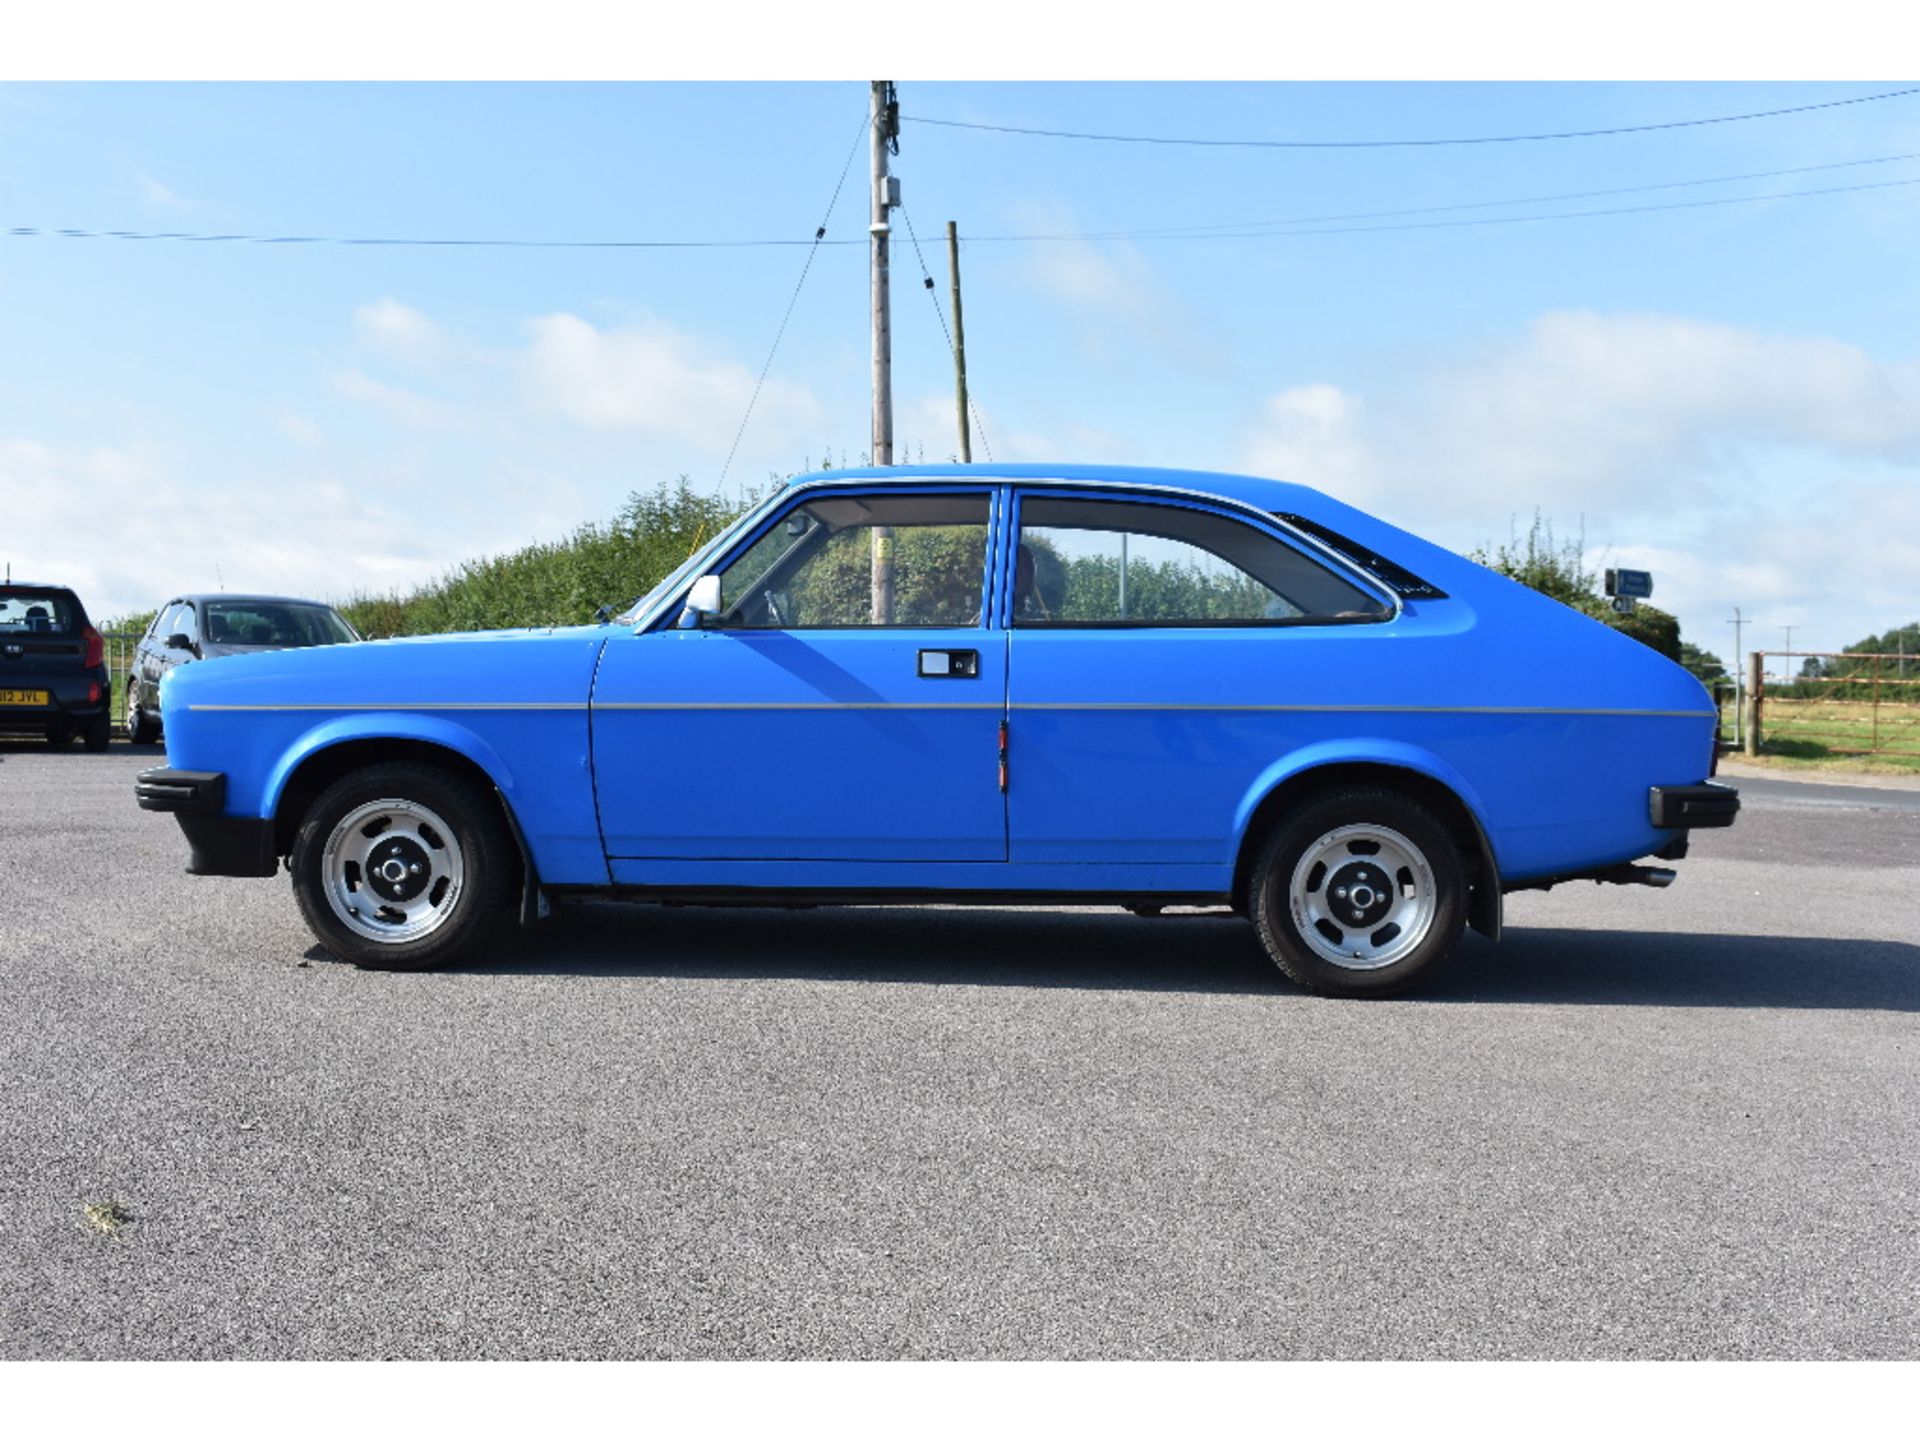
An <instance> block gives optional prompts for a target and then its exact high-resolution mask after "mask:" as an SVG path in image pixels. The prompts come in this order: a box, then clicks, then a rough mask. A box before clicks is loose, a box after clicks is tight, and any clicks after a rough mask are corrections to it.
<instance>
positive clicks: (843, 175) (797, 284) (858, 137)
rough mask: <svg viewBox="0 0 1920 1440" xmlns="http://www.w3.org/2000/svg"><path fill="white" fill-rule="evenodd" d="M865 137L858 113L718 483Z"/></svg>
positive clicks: (756, 401)
mask: <svg viewBox="0 0 1920 1440" xmlns="http://www.w3.org/2000/svg"><path fill="white" fill-rule="evenodd" d="M866 138H867V117H866V116H865V115H862V116H861V117H860V128H859V129H858V130H856V131H854V132H853V148H852V149H850V150H848V151H847V163H846V164H844V165H842V166H841V167H840V178H839V179H838V180H836V181H835V182H834V185H833V198H832V199H830V200H828V201H827V212H826V214H824V215H822V216H821V217H820V223H819V224H818V225H816V226H815V227H814V230H813V243H812V244H811V245H810V246H809V247H808V249H807V263H806V264H804V265H802V266H801V267H800V278H799V279H798V280H796V281H794V283H793V294H791V295H789V296H788V297H787V308H786V311H785V313H784V314H782V315H781V316H780V328H779V329H778V330H776V331H774V335H773V344H772V345H771V346H770V347H768V350H767V361H766V364H764V365H762V366H761V367H760V378H759V379H758V380H755V381H754V382H753V394H752V395H750V396H748V397H747V409H746V413H745V414H743V415H742V416H741V417H740V426H739V428H738V429H737V430H735V431H734V432H733V444H732V445H731V446H729V447H728V448H727V463H726V464H724V465H722V466H721V467H720V480H719V483H720V484H721V485H724V484H726V483H727V472H728V471H730V470H732V469H733V457H734V455H735V454H736V453H738V451H739V449H740V437H741V436H742V435H745V434H746V433H747V421H749V420H751V419H752V418H753V407H754V406H755V405H757V404H759V402H760V390H761V387H762V386H764V385H765V384H766V383H767V372H768V371H770V370H772V369H773V357H774V356H775V355H777V354H779V353H780V342H781V340H783V339H784V338H785V337H786V333H787V322H788V321H789V320H791V319H793V307H794V306H795V305H797V304H798V303H799V302H800V288H801V287H802V286H803V285H805V284H806V283H807V273H808V272H809V271H811V270H812V269H813V257H814V256H815V255H817V254H819V253H820V246H821V245H822V243H824V242H825V240H826V238H827V222H828V221H829V220H831V219H833V210H834V207H835V206H836V205H838V204H839V203H840V192H841V191H842V190H843V189H845V188H846V184H847V174H848V172H850V171H851V170H852V169H853V157H854V156H855V155H858V154H859V153H860V142H861V141H862V140H864V139H866Z"/></svg>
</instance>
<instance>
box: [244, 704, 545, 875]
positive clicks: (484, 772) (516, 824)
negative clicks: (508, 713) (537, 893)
mask: <svg viewBox="0 0 1920 1440" xmlns="http://www.w3.org/2000/svg"><path fill="white" fill-rule="evenodd" d="M388 761H412V762H414V763H417V764H422V765H433V766H437V767H438V768H440V769H442V770H446V771H448V772H449V773H451V774H455V775H459V776H461V777H462V778H463V779H466V780H470V781H472V782H473V783H474V784H476V785H478V786H480V787H481V788H482V790H483V791H484V792H485V793H487V794H489V795H492V796H493V797H494V799H495V801H496V802H497V803H498V804H499V806H500V813H501V815H502V817H503V818H504V819H505V821H506V824H507V829H508V831H509V832H511V834H512V836H513V841H514V846H515V849H516V850H517V851H518V853H519V857H520V864H521V869H522V875H521V877H520V881H521V883H522V887H523V889H525V890H527V891H528V892H529V893H531V892H532V891H533V890H534V889H535V887H537V885H538V877H537V875H536V873H535V867H534V863H533V856H532V853H531V852H530V851H529V850H528V848H527V840H526V836H525V834H524V833H523V832H522V831H521V828H520V817H519V816H517V815H515V814H514V811H513V805H512V803H511V802H510V801H509V800H508V799H507V795H506V792H505V790H504V789H503V788H502V786H501V784H500V781H499V780H498V779H497V778H496V777H495V776H494V775H493V774H492V773H491V772H490V771H489V770H488V769H487V767H486V766H484V765H482V764H481V763H480V762H479V761H478V760H476V759H475V758H474V757H473V756H471V755H468V754H465V753H463V752H462V751H460V750H458V749H456V748H455V747H453V746H451V745H447V744H443V743H440V742H437V741H433V740H425V739H419V738H414V737H406V736H365V735H362V736H353V737H348V738H343V739H339V740H336V741H334V742H333V743H331V744H323V745H318V746H315V747H314V748H313V749H311V750H309V751H308V752H307V753H306V754H304V755H302V756H300V757H299V759H298V760H297V761H295V762H294V763H293V765H292V766H291V767H290V768H289V769H288V770H287V772H286V774H285V775H284V777H283V778H282V779H281V782H280V784H279V787H278V792H277V794H276V795H275V796H274V797H273V802H272V807H271V809H270V811H269V813H270V814H271V815H272V816H273V821H274V825H273V835H274V849H275V852H276V853H277V854H280V855H282V856H284V855H288V854H290V853H291V852H292V850H293V842H294V838H295V836H297V835H298V833H299V830H300V824H301V821H302V820H303V819H304V817H305V816H306V813H307V811H308V810H309V809H310V808H312V806H313V803H314V801H315V800H317V799H318V798H319V797H320V795H321V794H322V793H323V792H324V791H325V790H326V789H327V787H328V786H330V785H332V784H333V783H334V782H335V781H336V780H339V779H340V778H342V777H343V776H346V775H350V774H352V773H353V772H354V771H355V770H361V769H365V768H366V767H367V766H369V765H379V764H384V763H386V762H388Z"/></svg>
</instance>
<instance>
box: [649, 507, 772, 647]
mask: <svg viewBox="0 0 1920 1440" xmlns="http://www.w3.org/2000/svg"><path fill="white" fill-rule="evenodd" d="M785 493H786V492H785V491H784V490H775V491H774V492H773V494H771V495H769V496H768V497H767V498H766V499H765V500H763V501H761V502H760V504H758V505H755V506H754V507H753V508H752V509H751V510H749V511H747V512H746V514H744V515H742V516H740V518H739V519H737V520H735V521H734V522H733V523H732V524H731V525H729V526H727V528H726V529H724V530H722V531H721V532H720V533H719V534H718V535H716V536H714V537H713V540H712V541H711V542H710V543H708V544H706V545H701V546H698V547H696V548H695V550H694V552H693V553H692V554H691V555H689V556H687V558H686V559H684V560H682V561H681V562H680V563H679V564H678V565H677V566H675V567H674V569H673V571H672V573H670V574H669V575H668V576H667V578H666V579H664V580H662V581H661V582H660V583H659V584H658V585H656V586H654V587H653V588H652V589H651V590H649V591H647V593H646V594H644V595H642V596H641V597H640V598H639V599H638V600H636V601H634V602H633V604H631V605H629V606H628V607H627V608H626V610H625V612H624V613H622V614H620V615H618V616H616V617H615V619H614V623H615V624H617V625H637V624H638V623H639V622H640V617H641V616H642V615H645V614H646V613H647V612H648V611H649V610H651V609H652V608H653V607H654V606H655V605H658V604H659V603H660V602H661V600H663V599H665V598H666V596H667V595H668V594H670V593H671V592H672V591H673V589H674V587H675V586H677V585H679V584H681V583H682V582H684V581H686V580H690V579H692V578H693V576H694V575H695V574H696V573H698V571H699V569H700V567H701V566H702V565H704V564H705V563H706V562H707V560H708V558H709V557H711V556H712V555H714V554H715V553H717V552H718V551H719V550H720V548H721V547H722V546H724V545H727V544H730V543H731V542H732V540H733V538H734V536H736V535H738V534H739V533H740V532H741V531H742V530H744V529H745V528H746V527H747V526H749V525H751V524H753V523H754V522H755V521H757V520H758V519H759V518H760V516H761V515H763V514H765V513H766V511H767V510H768V509H769V508H770V507H771V506H772V505H773V504H774V503H775V502H776V501H777V500H779V499H780V497H781V496H782V495H784V494H785Z"/></svg>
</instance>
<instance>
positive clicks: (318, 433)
mask: <svg viewBox="0 0 1920 1440" xmlns="http://www.w3.org/2000/svg"><path fill="white" fill-rule="evenodd" d="M274 421H275V423H277V424H278V425H279V426H280V429H281V430H282V431H283V432H284V433H285V434H286V436H287V438H288V439H289V440H292V441H293V442H294V443H295V444H298V445H305V446H314V445H319V444H322V443H324V442H325V440H326V438H327V437H326V432H325V431H323V430H322V429H321V428H320V427H319V426H318V425H316V424H314V423H313V421H311V420H309V419H308V418H307V417H306V416H305V415H302V414H301V413H300V412H299V411H298V410H293V409H289V408H287V407H285V406H283V407H281V409H280V410H279V411H278V412H277V413H276V414H275V415H274Z"/></svg>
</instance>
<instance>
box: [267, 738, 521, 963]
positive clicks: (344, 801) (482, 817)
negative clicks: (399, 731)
mask: <svg viewBox="0 0 1920 1440" xmlns="http://www.w3.org/2000/svg"><path fill="white" fill-rule="evenodd" d="M382 804H386V805H393V806H403V807H404V806H411V807H415V808H416V810H419V811H423V812H425V813H426V814H427V815H429V816H430V817H431V818H433V819H437V820H439V821H440V822H443V824H444V833H442V830H441V828H440V827H439V826H435V825H431V824H428V823H426V822H422V821H420V820H418V819H417V818H414V819H410V820H406V821H405V822H403V823H399V824H389V825H388V826H387V827H386V828H382V827H381V824H380V821H379V819H378V816H377V814H376V815H375V816H374V818H373V819H372V820H371V821H370V822H369V823H368V824H366V825H365V826H364V827H357V826H356V827H352V828H348V827H343V824H342V822H344V821H346V820H347V819H348V818H349V817H350V816H352V815H353V814H354V813H355V812H356V811H360V810H363V809H364V808H366V807H370V806H372V807H378V806H380V805H382ZM388 836H391V837H394V838H395V839H397V840H398V841H399V842H400V843H403V844H412V845H413V847H414V852H415V853H417V854H418V855H419V856H420V858H421V859H423V860H424V861H425V863H426V864H427V865H428V866H429V868H431V867H432V866H434V865H442V866H447V867H449V868H452V869H455V870H456V871H457V878H455V879H454V880H453V881H452V882H451V883H450V884H449V885H448V887H447V888H446V890H445V892H444V893H445V897H446V898H445V900H444V902H438V901H433V899H432V896H433V893H434V890H435V889H438V888H439V887H440V880H438V879H434V880H432V882H431V886H432V888H427V889H420V890H416V891H414V892H413V893H411V894H404V895H403V894H402V893H401V892H399V891H397V890H396V891H394V892H393V893H392V896H391V898H393V899H395V900H396V901H399V902H400V904H402V905H405V906H407V907H409V908H412V909H418V910H419V912H420V913H421V914H423V915H425V916H427V918H428V920H429V921H430V925H431V928H429V929H427V930H426V931H425V933H422V934H419V935H418V936H417V938H407V937H406V935H405V934H404V933H403V932H399V931H396V935H395V938H384V937H382V936H380V935H378V934H369V933H367V932H368V931H369V930H372V931H378V930H380V929H383V928H387V926H386V922H385V921H384V920H383V917H384V916H386V915H388V914H389V913H391V914H394V915H400V914H405V913H407V911H406V910H403V909H401V908H399V906H398V905H396V906H393V907H389V906H387V905H385V904H383V903H382V897H381V895H380V894H377V893H376V889H375V887H377V886H380V885H382V884H383V883H390V882H383V881H382V880H381V878H380V877H379V876H377V875H373V874H370V873H368V872H369V871H370V870H371V868H372V865H371V864H369V866H368V867H367V869H363V870H361V871H360V872H359V879H360V882H361V886H360V889H359V890H358V891H355V892H352V893H349V894H346V895H345V896H344V898H343V901H342V903H343V904H352V902H354V901H356V900H358V899H360V898H361V897H362V896H364V899H365V902H366V908H365V909H361V908H360V907H359V906H358V905H357V904H353V905H352V908H353V912H354V914H355V915H356V916H357V919H356V920H355V921H354V922H352V923H350V922H349V920H348V919H347V918H345V917H343V916H342V915H341V914H340V913H338V912H337V911H336V909H335V905H334V902H333V901H332V900H331V899H330V898H329V877H330V876H331V877H333V878H334V880H335V881H336V883H337V884H338V885H339V886H340V887H341V889H342V891H343V892H344V891H346V889H347V887H349V886H350V885H351V883H352V875H353V871H352V870H350V869H349V868H348V863H349V862H346V861H343V860H342V859H341V856H342V855H343V854H345V853H347V852H349V851H351V850H352V849H354V848H357V847H361V846H364V845H366V844H367V843H369V842H370V840H374V839H378V840H381V841H382V843H385V837H388ZM420 837H425V839H424V840H422V839H421V838H420ZM436 841H437V842H438V846H437V847H436V846H435V842H436ZM330 844H335V845H337V848H336V849H335V850H333V851H330V850H329V846H330ZM423 846H424V847H425V848H422V847H423ZM380 853H381V851H380V848H379V846H378V845H376V846H375V848H374V849H373V850H372V851H371V852H369V854H368V857H367V858H368V860H369V861H370V862H375V863H377V862H378V861H379V857H380ZM395 858H396V856H389V857H388V861H387V863H392V861H393V860H394V859H395ZM518 863H519V857H518V855H517V854H516V852H515V848H514V844H513V837H512V835H510V834H509V833H508V831H507V826H506V821H505V819H504V818H503V817H502V815H501V813H500V805H499V802H498V800H497V799H496V798H495V797H494V795H493V794H492V792H491V791H490V790H485V789H482V788H481V787H480V786H478V785H475V784H474V783H472V782H471V781H469V780H467V779H466V778H464V777H463V776H460V775H456V774H454V773H452V772H451V771H448V770H443V769H441V768H440V767H438V766H435V765H423V764H417V763H413V762H391V763H388V764H383V765H371V766H368V767H367V768H366V769H364V770H356V771H355V772H354V773H353V774H351V775H348V776H346V777H345V778H343V779H341V780H338V781H336V782H335V783H334V784H332V785H331V786H329V787H328V788H327V789H326V790H325V791H323V792H322V793H321V795H320V797H319V798H318V799H317V800H315V801H314V802H313V805H312V806H311V807H310V808H309V809H308V811H307V813H306V815H305V816H304V817H303V818H302V819H301V822H300V829H299V832H298V834H297V835H296V837H295V839H294V844H293V856H292V863H291V868H292V870H293V893H294V896H295V898H296V899H297V900H298V901H299V903H300V913H301V914H302V915H303V916H305V917H306V921H307V924H308V926H309V927H311V928H312V930H313V933H314V934H315V935H316V936H317V937H318V938H319V940H320V943H321V944H322V945H324V946H326V947H327V949H329V950H331V951H332V952H333V953H334V954H336V955H338V956H340V957H341V958H342V959H344V960H351V961H352V962H353V963H354V964H356V965H358V966H360V967H361V968H363V969H367V970H426V969H429V968H431V967H432V966H435V965H441V964H445V963H446V962H448V961H450V960H454V959H457V958H459V957H461V956H462V955H463V954H465V953H466V952H467V951H469V950H471V949H473V948H475V945H476V942H477V941H479V940H481V939H482V938H483V937H484V935H485V934H486V932H487V930H488V929H489V928H490V927H492V926H494V925H496V924H498V922H499V921H500V920H501V919H502V918H503V917H504V915H505V913H506V911H507V910H508V908H509V904H510V902H511V900H512V898H513V881H514V878H515V875H516V871H517V866H518ZM402 868H403V869H404V868H405V867H404V866H403V867H402ZM443 878H444V877H443ZM399 883H400V884H401V885H409V884H415V883H420V884H425V883H426V882H414V881H410V880H409V879H407V878H406V877H405V876H404V875H403V876H401V877H400V880H399ZM440 903H444V904H445V905H446V906H447V908H446V910H445V911H444V912H442V911H439V910H438V909H437V906H438V904H440ZM396 923H400V922H396ZM406 923H411V922H406ZM356 924H357V925H358V926H359V928H355V926H356Z"/></svg>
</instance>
